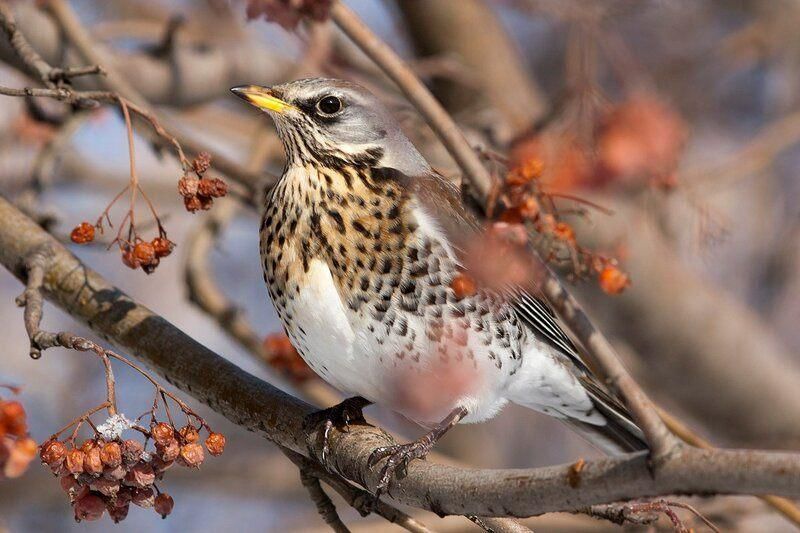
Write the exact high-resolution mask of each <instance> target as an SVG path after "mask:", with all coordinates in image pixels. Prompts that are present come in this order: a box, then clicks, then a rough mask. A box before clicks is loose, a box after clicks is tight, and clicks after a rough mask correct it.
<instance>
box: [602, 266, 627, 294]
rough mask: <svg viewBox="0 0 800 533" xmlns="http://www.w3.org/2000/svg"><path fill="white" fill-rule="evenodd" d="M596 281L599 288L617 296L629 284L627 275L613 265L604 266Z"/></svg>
mask: <svg viewBox="0 0 800 533" xmlns="http://www.w3.org/2000/svg"><path fill="white" fill-rule="evenodd" d="M598 279H599V282H600V288H601V289H603V291H604V292H606V293H608V294H619V293H621V292H622V291H623V290H625V287H627V286H628V285H630V283H631V281H630V279H629V278H628V275H627V274H625V273H624V272H623V271H621V270H620V269H618V268H617V267H615V266H614V265H606V266H605V267H604V268H603V270H601V271H600V275H599V276H598Z"/></svg>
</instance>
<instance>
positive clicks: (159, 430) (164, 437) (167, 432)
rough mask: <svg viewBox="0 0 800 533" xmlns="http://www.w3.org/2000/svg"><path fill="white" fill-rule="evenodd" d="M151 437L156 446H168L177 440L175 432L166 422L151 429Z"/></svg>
mask: <svg viewBox="0 0 800 533" xmlns="http://www.w3.org/2000/svg"><path fill="white" fill-rule="evenodd" d="M150 435H151V436H152V437H153V440H154V441H156V444H161V445H164V444H167V443H168V442H169V441H171V440H173V439H174V438H175V430H174V429H172V426H170V425H169V424H167V423H166V422H159V423H158V424H155V425H154V426H153V427H152V428H150Z"/></svg>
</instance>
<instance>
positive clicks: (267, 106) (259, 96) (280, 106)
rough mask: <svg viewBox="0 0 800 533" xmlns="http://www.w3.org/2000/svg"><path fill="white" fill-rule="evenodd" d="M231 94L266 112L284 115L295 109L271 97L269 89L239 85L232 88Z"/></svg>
mask: <svg viewBox="0 0 800 533" xmlns="http://www.w3.org/2000/svg"><path fill="white" fill-rule="evenodd" d="M231 92H232V93H233V94H235V95H236V96H238V97H239V98H241V99H242V100H244V101H246V102H248V103H250V104H253V105H254V106H256V107H258V108H260V109H264V110H266V111H275V112H276V113H285V112H286V111H287V110H289V109H296V108H295V107H294V106H293V105H291V104H287V103H286V102H284V101H283V100H281V99H280V98H276V97H275V96H273V94H272V91H271V90H270V88H269V87H261V86H259V85H241V86H239V87H233V88H232V89H231Z"/></svg>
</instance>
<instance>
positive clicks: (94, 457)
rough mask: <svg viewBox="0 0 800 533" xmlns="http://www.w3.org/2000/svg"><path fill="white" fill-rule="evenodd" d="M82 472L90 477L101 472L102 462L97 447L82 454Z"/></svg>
mask: <svg viewBox="0 0 800 533" xmlns="http://www.w3.org/2000/svg"><path fill="white" fill-rule="evenodd" d="M83 471H84V472H86V473H87V474H92V475H99V474H101V473H102V472H103V461H102V460H101V459H100V448H99V447H97V446H94V447H92V448H90V449H89V450H88V451H84V452H83Z"/></svg>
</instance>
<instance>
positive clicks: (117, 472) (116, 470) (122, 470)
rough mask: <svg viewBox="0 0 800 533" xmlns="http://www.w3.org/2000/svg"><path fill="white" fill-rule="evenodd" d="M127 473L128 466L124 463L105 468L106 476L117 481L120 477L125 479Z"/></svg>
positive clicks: (104, 474) (104, 473)
mask: <svg viewBox="0 0 800 533" xmlns="http://www.w3.org/2000/svg"><path fill="white" fill-rule="evenodd" d="M127 473H128V468H127V467H126V466H125V465H123V464H119V465H117V466H114V467H111V466H107V467H105V468H104V469H103V477H104V478H106V479H112V480H116V481H119V480H120V479H125V474H127Z"/></svg>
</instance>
